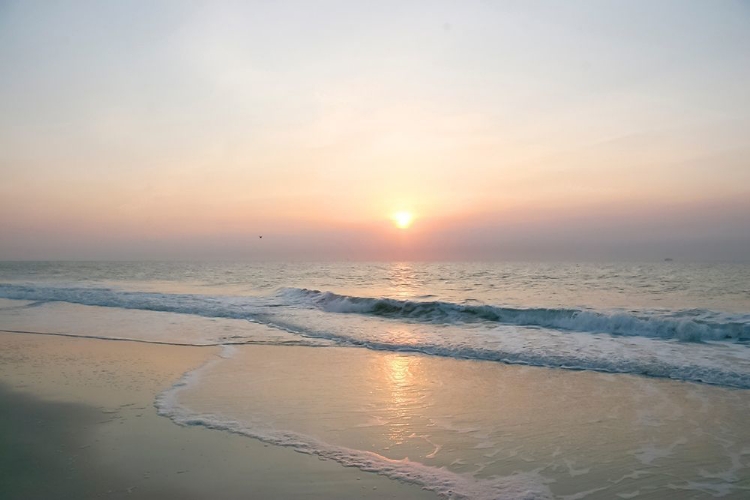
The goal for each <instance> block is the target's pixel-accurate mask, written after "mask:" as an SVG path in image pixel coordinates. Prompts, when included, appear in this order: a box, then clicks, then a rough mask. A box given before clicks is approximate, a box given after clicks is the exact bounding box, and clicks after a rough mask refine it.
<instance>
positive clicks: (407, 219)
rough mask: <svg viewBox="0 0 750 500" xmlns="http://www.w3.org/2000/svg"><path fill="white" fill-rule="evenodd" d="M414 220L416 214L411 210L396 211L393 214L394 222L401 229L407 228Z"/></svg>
mask: <svg viewBox="0 0 750 500" xmlns="http://www.w3.org/2000/svg"><path fill="white" fill-rule="evenodd" d="M413 221H414V215H413V214H412V213H411V212H396V213H395V214H393V222H394V223H395V224H396V227H397V228H399V229H406V228H407V227H409V226H411V223H412V222H413Z"/></svg>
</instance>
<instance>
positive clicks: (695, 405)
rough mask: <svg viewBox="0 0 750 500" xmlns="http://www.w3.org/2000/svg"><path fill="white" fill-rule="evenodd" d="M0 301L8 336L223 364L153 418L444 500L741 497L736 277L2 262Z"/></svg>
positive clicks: (669, 267)
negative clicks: (168, 351)
mask: <svg viewBox="0 0 750 500" xmlns="http://www.w3.org/2000/svg"><path fill="white" fill-rule="evenodd" d="M0 299H5V300H4V301H2V303H1V305H0V327H2V328H3V329H6V330H9V329H15V330H24V331H32V332H39V333H54V334H64V335H80V336H92V337H97V338H118V339H123V338H124V339H132V340H138V341H147V342H166V343H176V344H193V345H223V346H225V347H224V351H223V354H222V356H223V357H221V358H217V360H216V361H214V362H211V363H209V365H206V366H204V367H202V368H200V369H199V370H196V371H194V372H191V373H189V374H186V378H185V379H184V380H183V381H182V382H181V383H179V384H177V385H176V386H175V387H173V388H172V389H170V390H168V391H165V393H162V395H160V397H159V398H158V399H157V403H156V404H157V407H158V408H159V410H160V412H162V414H164V415H165V416H168V417H170V418H172V419H173V420H175V421H176V422H178V423H183V424H200V425H206V426H209V427H216V428H222V429H226V430H230V431H232V432H237V433H240V434H246V435H248V436H251V437H254V438H257V439H262V440H264V441H266V442H269V443H272V444H277V445H282V446H292V447H293V448H295V449H297V450H298V451H302V452H305V453H312V454H316V455H319V456H321V457H324V458H328V459H331V460H335V461H338V462H340V463H342V464H343V465H347V466H355V467H360V468H362V469H363V470H371V471H376V472H379V473H382V474H385V475H387V476H389V477H393V478H394V479H402V480H408V481H413V482H417V483H419V484H423V485H425V487H427V488H429V489H432V490H434V491H436V492H438V493H440V494H443V495H444V496H446V497H451V495H454V496H455V498H461V495H463V497H468V498H515V497H517V496H518V492H519V491H524V492H531V493H530V495H537V496H529V497H528V498H537V497H539V498H544V497H549V496H555V497H560V498H565V497H566V496H567V497H569V498H584V497H585V496H587V495H588V494H587V495H583V496H580V494H581V493H582V492H584V490H586V491H588V490H591V492H590V494H591V495H593V496H592V498H597V493H596V492H599V495H604V496H600V497H601V498H604V497H615V496H613V495H615V494H616V495H620V496H621V497H622V498H631V497H630V496H628V495H631V494H636V493H635V492H638V493H637V494H638V495H641V496H644V495H645V496H644V497H646V498H667V497H670V496H669V495H672V497H674V498H682V497H681V496H680V495H681V494H682V493H685V492H686V491H688V492H689V493H690V495H691V496H690V497H691V498H700V497H704V496H706V497H711V496H714V495H730V496H731V495H740V493H745V494H747V493H748V492H749V489H750V430H748V429H746V427H747V426H746V425H744V424H743V422H745V417H746V415H747V414H748V413H747V411H748V410H750V395H748V394H749V393H748V392H747V389H750V343H749V341H750V265H746V264H687V263H679V262H664V263H650V264H648V263H644V264H635V263H620V264H592V263H580V264H575V263H564V264H554V263H408V262H400V263H338V264H302V263H294V264H291V263H290V264H281V263H274V264H248V263H108V262H95V263H56V262H40V263H32V262H3V263H0ZM259 353H262V355H261V354H259ZM583 422H588V425H587V426H584V427H581V425H582V424H583ZM587 429H589V430H591V429H595V430H597V432H594V433H589V432H588V431H587ZM407 457H408V460H407ZM604 464H606V466H604ZM629 474H630V475H632V477H630V476H628V475H629ZM608 488H609V490H608ZM604 491H607V492H608V493H607V494H606V495H605V494H604V493H602V492H604ZM514 492H515V493H514ZM514 494H515V495H516V496H514ZM575 495H579V496H575ZM649 495H652V496H649ZM738 497H739V496H738Z"/></svg>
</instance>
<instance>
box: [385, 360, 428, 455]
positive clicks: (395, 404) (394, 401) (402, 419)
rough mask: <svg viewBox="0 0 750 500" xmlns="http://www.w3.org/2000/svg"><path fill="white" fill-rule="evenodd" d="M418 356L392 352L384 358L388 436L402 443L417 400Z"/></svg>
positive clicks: (407, 431) (406, 436) (408, 433)
mask: <svg viewBox="0 0 750 500" xmlns="http://www.w3.org/2000/svg"><path fill="white" fill-rule="evenodd" d="M419 362H420V360H419V358H418V357H416V356H407V355H403V354H394V355H391V356H387V357H386V358H385V366H384V371H385V375H386V377H385V379H386V381H387V383H388V388H389V389H390V401H389V407H388V420H389V425H388V438H389V439H390V440H391V441H392V442H393V443H394V444H402V443H403V442H404V441H405V440H406V439H407V438H408V437H409V436H410V435H411V434H412V432H410V420H411V419H412V416H413V415H412V413H413V411H414V406H415V402H416V400H417V397H416V396H417V393H418V391H417V390H416V387H415V385H416V382H417V378H418V372H417V369H418V367H419Z"/></svg>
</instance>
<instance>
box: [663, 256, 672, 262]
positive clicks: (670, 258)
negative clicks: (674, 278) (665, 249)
mask: <svg viewBox="0 0 750 500" xmlns="http://www.w3.org/2000/svg"><path fill="white" fill-rule="evenodd" d="M664 262H674V259H673V258H672V257H667V258H666V259H664Z"/></svg>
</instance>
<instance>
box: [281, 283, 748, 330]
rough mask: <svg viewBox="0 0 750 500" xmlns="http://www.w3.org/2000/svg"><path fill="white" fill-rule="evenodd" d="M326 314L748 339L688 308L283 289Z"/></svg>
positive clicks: (729, 322) (731, 319) (720, 316)
mask: <svg viewBox="0 0 750 500" xmlns="http://www.w3.org/2000/svg"><path fill="white" fill-rule="evenodd" d="M284 293H285V295H287V296H288V297H290V298H297V300H299V301H302V302H308V303H309V304H311V305H314V306H315V307H317V308H319V309H321V310H323V311H326V312H332V313H355V314H367V315H373V316H381V317H385V318H394V319H400V320H410V321H419V322H430V323H470V322H477V321H488V322H496V323H504V324H512V325H518V326H527V327H528V326H531V327H543V328H554V329H557V330H567V331H575V332H590V333H609V334H612V335H628V336H642V337H653V338H662V339H678V340H684V341H702V340H741V341H745V340H750V315H732V314H728V313H720V312H715V311H707V310H699V309H691V310H682V311H643V312H626V311H594V310H590V309H570V308H538V307H537V308H517V307H501V306H493V305H476V304H456V303H453V302H441V301H412V300H398V299H391V298H372V297H355V296H349V295H339V294H336V293H332V292H323V291H319V290H308V289H305V288H290V289H286V290H285V291H284Z"/></svg>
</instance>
